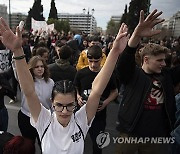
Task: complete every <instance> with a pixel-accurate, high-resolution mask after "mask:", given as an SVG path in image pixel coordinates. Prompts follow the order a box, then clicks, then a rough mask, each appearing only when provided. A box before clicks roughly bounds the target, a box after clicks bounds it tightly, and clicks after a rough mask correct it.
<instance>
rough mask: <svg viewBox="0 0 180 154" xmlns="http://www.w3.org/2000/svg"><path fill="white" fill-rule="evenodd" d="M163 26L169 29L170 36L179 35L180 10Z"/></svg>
mask: <svg viewBox="0 0 180 154" xmlns="http://www.w3.org/2000/svg"><path fill="white" fill-rule="evenodd" d="M162 27H163V28H165V29H167V30H168V31H169V33H168V34H169V36H173V37H179V36H180V11H178V12H177V13H176V14H174V15H173V16H172V17H170V18H169V19H168V20H166V21H165V22H164V23H163V24H162Z"/></svg>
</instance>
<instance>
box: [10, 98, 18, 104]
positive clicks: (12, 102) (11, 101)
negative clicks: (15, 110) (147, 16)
mask: <svg viewBox="0 0 180 154" xmlns="http://www.w3.org/2000/svg"><path fill="white" fill-rule="evenodd" d="M17 101H18V100H17V97H15V100H13V99H11V100H10V101H9V104H14V103H16V102H17Z"/></svg>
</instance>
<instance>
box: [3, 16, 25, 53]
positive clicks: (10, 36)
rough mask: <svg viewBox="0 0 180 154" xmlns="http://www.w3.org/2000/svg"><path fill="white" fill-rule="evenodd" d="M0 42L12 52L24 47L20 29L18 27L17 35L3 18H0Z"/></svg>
mask: <svg viewBox="0 0 180 154" xmlns="http://www.w3.org/2000/svg"><path fill="white" fill-rule="evenodd" d="M0 40H1V41H2V43H3V44H4V45H5V46H6V47H7V48H8V49H10V50H11V51H12V52H14V51H16V50H18V49H20V48H21V46H22V37H21V32H20V30H19V27H17V29H16V35H15V34H14V33H13V32H12V31H11V29H10V28H9V26H8V25H7V24H6V22H5V21H4V19H3V18H2V17H1V18H0Z"/></svg>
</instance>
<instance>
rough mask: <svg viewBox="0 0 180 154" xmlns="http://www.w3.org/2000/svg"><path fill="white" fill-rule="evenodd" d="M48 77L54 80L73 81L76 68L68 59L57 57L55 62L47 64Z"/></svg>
mask: <svg viewBox="0 0 180 154" xmlns="http://www.w3.org/2000/svg"><path fill="white" fill-rule="evenodd" d="M48 67H49V71H50V77H51V79H53V81H54V82H57V81H60V80H70V81H74V77H75V74H76V68H75V67H73V66H72V65H70V63H69V61H68V60H62V59H57V60H56V61H55V63H53V64H50V65H48Z"/></svg>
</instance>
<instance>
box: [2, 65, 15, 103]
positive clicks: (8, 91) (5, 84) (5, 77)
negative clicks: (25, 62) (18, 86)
mask: <svg viewBox="0 0 180 154" xmlns="http://www.w3.org/2000/svg"><path fill="white" fill-rule="evenodd" d="M13 76H14V72H13V70H12V68H9V69H8V70H7V71H4V72H1V73H0V85H1V86H2V89H4V91H3V92H5V93H4V94H5V95H7V96H8V97H10V98H11V99H13V100H14V99H15V92H14V91H13V89H12V87H11V85H10V83H9V79H11V78H12V77H13ZM0 103H4V101H3V102H0ZM2 105H4V104H1V106H2Z"/></svg>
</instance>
